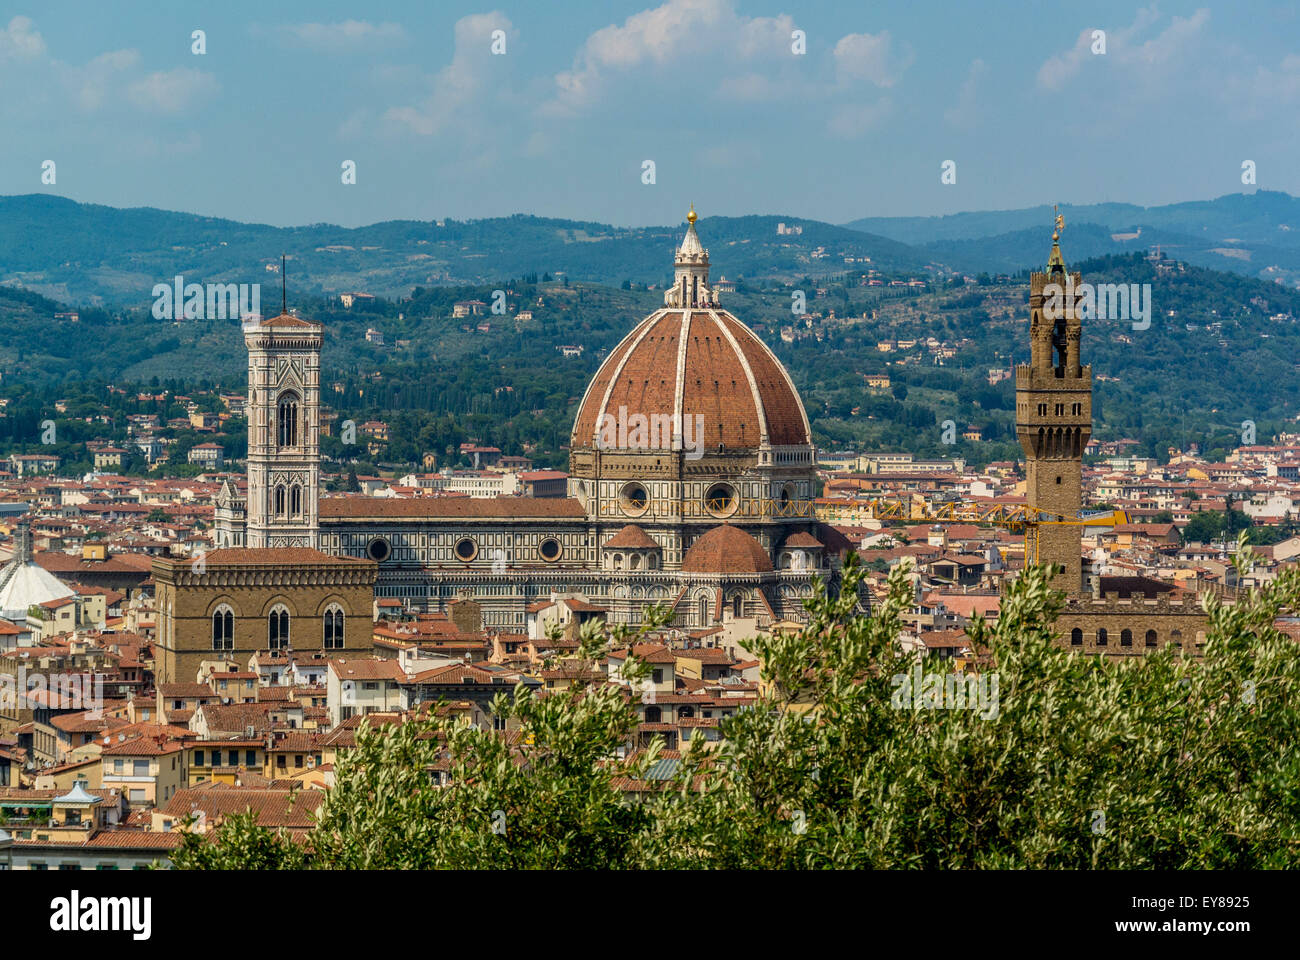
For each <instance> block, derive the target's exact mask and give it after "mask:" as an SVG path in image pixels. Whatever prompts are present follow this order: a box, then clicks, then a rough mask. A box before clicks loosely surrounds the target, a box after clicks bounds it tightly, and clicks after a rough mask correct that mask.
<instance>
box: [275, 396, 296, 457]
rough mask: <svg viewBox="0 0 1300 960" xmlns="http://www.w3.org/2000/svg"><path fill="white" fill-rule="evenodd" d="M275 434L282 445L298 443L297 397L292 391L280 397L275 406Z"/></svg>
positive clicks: (288, 445)
mask: <svg viewBox="0 0 1300 960" xmlns="http://www.w3.org/2000/svg"><path fill="white" fill-rule="evenodd" d="M275 435H276V442H277V443H278V444H279V445H280V446H282V447H296V446H297V445H298V398H297V397H296V396H294V395H293V394H292V393H286V394H285V395H284V396H282V397H280V401H279V403H277V404H276V406H275Z"/></svg>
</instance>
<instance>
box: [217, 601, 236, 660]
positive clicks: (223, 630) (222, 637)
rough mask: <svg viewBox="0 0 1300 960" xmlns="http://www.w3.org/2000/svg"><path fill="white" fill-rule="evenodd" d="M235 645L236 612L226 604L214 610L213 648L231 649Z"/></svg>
mask: <svg viewBox="0 0 1300 960" xmlns="http://www.w3.org/2000/svg"><path fill="white" fill-rule="evenodd" d="M234 645H235V614H234V612H233V611H232V610H231V609H230V607H228V606H227V605H226V604H224V603H223V604H222V605H221V606H219V607H217V609H215V610H213V611H212V649H213V650H230V649H232V648H233V647H234Z"/></svg>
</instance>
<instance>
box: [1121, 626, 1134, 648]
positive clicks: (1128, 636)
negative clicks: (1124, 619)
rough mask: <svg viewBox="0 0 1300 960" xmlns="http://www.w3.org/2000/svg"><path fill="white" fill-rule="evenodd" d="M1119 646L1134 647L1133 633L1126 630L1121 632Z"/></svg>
mask: <svg viewBox="0 0 1300 960" xmlns="http://www.w3.org/2000/svg"><path fill="white" fill-rule="evenodd" d="M1119 645H1120V646H1121V647H1131V646H1133V631H1132V630H1129V629H1128V628H1125V629H1123V630H1121V631H1120V632H1119Z"/></svg>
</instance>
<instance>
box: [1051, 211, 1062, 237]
mask: <svg viewBox="0 0 1300 960" xmlns="http://www.w3.org/2000/svg"><path fill="white" fill-rule="evenodd" d="M1052 213H1054V214H1056V230H1055V231H1053V233H1052V239H1053V240H1060V239H1061V231H1062V230H1064V229H1065V217H1064V215H1062V214H1061V213H1059V212H1058V208H1057V206H1056V204H1052Z"/></svg>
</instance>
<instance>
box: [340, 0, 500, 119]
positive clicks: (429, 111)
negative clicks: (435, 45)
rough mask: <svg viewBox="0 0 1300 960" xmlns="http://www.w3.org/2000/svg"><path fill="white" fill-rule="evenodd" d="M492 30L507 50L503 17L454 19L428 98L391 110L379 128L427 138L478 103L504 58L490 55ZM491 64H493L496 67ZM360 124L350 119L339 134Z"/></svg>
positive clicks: (497, 13) (484, 14)
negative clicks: (448, 48)
mask: <svg viewBox="0 0 1300 960" xmlns="http://www.w3.org/2000/svg"><path fill="white" fill-rule="evenodd" d="M494 30H504V31H505V33H506V43H507V46H506V49H507V50H509V44H510V43H511V42H513V41H514V40H515V39H516V37H517V33H516V31H515V30H514V27H513V25H512V24H511V23H510V20H509V19H508V18H507V17H506V16H505V14H503V13H500V12H497V11H494V12H492V13H478V14H471V15H470V16H467V17H462V18H461V19H459V20H457V21H456V27H455V49H454V52H453V53H452V58H451V63H449V64H447V66H445V67H443V68H442V69H441V70H440V71H438V73H437V75H435V76H434V77H433V79H432V81H431V92H430V95H429V97H428V98H427V99H425V100H424V101H423V102H422V103H420V104H417V105H414V106H404V107H391V108H390V109H389V110H387V111H386V112H385V113H384V115H383V117H382V118H381V122H382V124H383V126H384V127H385V128H386V129H387V130H388V131H389V132H398V133H414V134H417V135H419V136H424V137H428V136H432V135H433V134H435V133H438V132H439V131H441V130H443V129H444V128H445V127H446V126H447V125H448V124H449V123H450V122H451V121H452V119H453V118H455V117H456V116H458V115H460V114H462V113H463V112H464V111H465V110H466V109H467V108H468V107H469V106H470V105H471V104H473V103H475V102H479V100H480V98H481V97H482V96H483V95H484V91H485V89H486V87H487V84H488V82H489V80H490V79H491V76H492V69H493V67H494V66H497V65H498V64H499V62H500V61H501V60H503V59H504V58H503V57H499V56H495V55H493V54H492V52H491V45H492V32H493V31H494ZM492 61H497V64H494V63H493V62H492ZM363 124H364V121H363V120H362V119H361V118H359V117H352V118H350V119H349V120H348V122H347V123H346V124H345V125H344V127H343V128H342V129H341V132H342V133H344V134H352V133H355V132H357V131H358V129H359V128H360V127H361V126H362V125H363Z"/></svg>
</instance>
